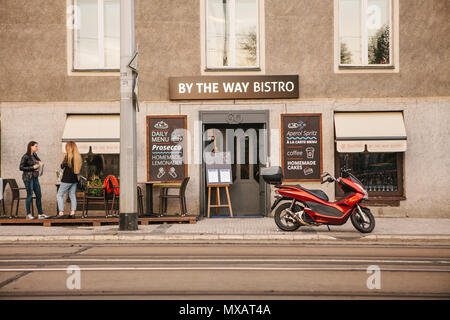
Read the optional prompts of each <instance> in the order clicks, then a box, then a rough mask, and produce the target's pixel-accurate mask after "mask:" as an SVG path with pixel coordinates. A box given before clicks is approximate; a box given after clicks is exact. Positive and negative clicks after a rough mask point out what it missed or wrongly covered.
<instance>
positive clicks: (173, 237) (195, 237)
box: [0, 234, 450, 244]
mask: <svg viewBox="0 0 450 320" xmlns="http://www.w3.org/2000/svg"><path fill="white" fill-rule="evenodd" d="M227 240H228V241H245V240H248V241H258V240H261V241H275V242H276V241H293V242H296V241H302V240H305V241H306V240H309V241H332V242H334V241H343V239H340V238H336V237H332V236H328V235H320V234H307V235H304V234H169V235H168V234H161V235H159V234H139V235H135V234H134V235H132V234H110V235H109V234H106V235H105V234H103V235H54V236H34V235H24V236H17V235H11V236H0V242H18V241H22V242H32V241H94V242H95V241H98V242H100V241H131V242H133V241H134V242H136V241H161V242H170V241H174V242H175V241H200V242H201V241H205V242H207V241H219V242H220V241H227ZM351 240H353V242H371V241H372V242H378V241H448V242H449V244H450V235H368V236H365V237H361V238H358V239H351Z"/></svg>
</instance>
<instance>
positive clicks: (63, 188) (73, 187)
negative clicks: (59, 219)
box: [56, 182, 77, 212]
mask: <svg viewBox="0 0 450 320" xmlns="http://www.w3.org/2000/svg"><path fill="white" fill-rule="evenodd" d="M67 191H69V198H70V205H71V209H72V211H76V210H77V197H76V195H75V192H76V191H77V184H76V183H66V182H61V185H60V186H59V190H58V194H57V196H56V198H57V199H58V210H59V212H64V195H65V194H66V193H67Z"/></svg>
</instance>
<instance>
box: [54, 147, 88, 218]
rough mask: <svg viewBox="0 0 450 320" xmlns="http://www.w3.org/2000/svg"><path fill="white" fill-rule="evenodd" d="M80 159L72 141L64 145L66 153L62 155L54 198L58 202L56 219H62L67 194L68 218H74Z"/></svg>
mask: <svg viewBox="0 0 450 320" xmlns="http://www.w3.org/2000/svg"><path fill="white" fill-rule="evenodd" d="M81 165H82V159H81V155H80V152H79V151H78V147H77V145H76V144H75V142H73V141H69V142H67V143H66V153H64V158H63V162H62V163H61V169H64V172H63V176H62V179H61V185H60V187H59V190H58V194H57V196H56V198H57V200H58V210H59V213H58V216H57V218H63V217H64V195H65V194H66V193H67V192H69V197H70V204H71V209H72V211H71V212H70V215H69V218H74V217H75V211H76V210H77V197H76V195H75V193H76V191H77V183H78V176H77V174H79V173H80V171H81Z"/></svg>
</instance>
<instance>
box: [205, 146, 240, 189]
mask: <svg viewBox="0 0 450 320" xmlns="http://www.w3.org/2000/svg"><path fill="white" fill-rule="evenodd" d="M205 168H206V185H208V186H210V185H229V184H232V183H233V178H232V173H231V154H230V152H208V153H205Z"/></svg>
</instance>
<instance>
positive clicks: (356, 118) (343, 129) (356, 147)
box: [334, 112, 406, 153]
mask: <svg viewBox="0 0 450 320" xmlns="http://www.w3.org/2000/svg"><path fill="white" fill-rule="evenodd" d="M334 127H335V130H336V147H337V151H338V152H345V153H347V152H364V151H365V150H366V147H367V151H368V152H405V151H406V129H405V124H404V121H403V114H402V112H351V113H350V112H349V113H344V112H342V113H335V115H334Z"/></svg>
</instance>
